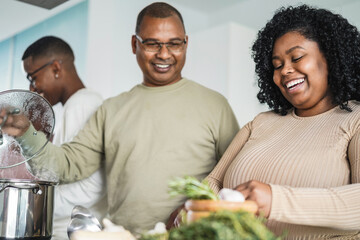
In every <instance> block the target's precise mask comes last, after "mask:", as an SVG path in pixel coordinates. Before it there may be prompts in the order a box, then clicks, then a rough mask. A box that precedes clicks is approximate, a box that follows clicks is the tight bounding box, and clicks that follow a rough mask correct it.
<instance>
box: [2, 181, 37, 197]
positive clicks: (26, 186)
mask: <svg viewBox="0 0 360 240" xmlns="http://www.w3.org/2000/svg"><path fill="white" fill-rule="evenodd" d="M9 187H12V188H18V189H32V190H33V193H35V194H38V195H41V194H42V191H41V187H40V185H39V184H37V183H1V184H0V193H1V192H2V191H4V190H5V189H6V188H9Z"/></svg>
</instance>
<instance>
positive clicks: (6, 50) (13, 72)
mask: <svg viewBox="0 0 360 240" xmlns="http://www.w3.org/2000/svg"><path fill="white" fill-rule="evenodd" d="M87 26H88V2H87V1H84V2H82V3H79V4H77V5H76V6H74V7H72V8H70V9H68V10H66V11H64V12H61V13H59V14H57V15H55V16H53V17H51V18H49V19H47V20H45V21H43V22H41V23H39V24H37V25H35V26H33V27H31V28H29V29H27V30H25V31H23V32H21V33H19V34H17V35H15V36H13V37H12V38H10V39H7V40H5V41H2V42H0V91H3V90H7V89H28V87H29V83H28V81H27V80H26V78H25V73H24V71H23V69H22V61H21V57H22V55H23V53H24V51H25V49H26V48H27V47H28V46H29V45H30V44H31V43H33V42H34V41H36V40H37V39H39V38H41V37H43V36H46V35H53V36H57V37H60V38H62V39H63V40H65V41H66V42H67V43H69V45H70V46H71V48H72V49H73V51H74V54H75V65H76V68H77V71H78V73H79V76H80V78H81V79H83V78H85V65H86V46H87Z"/></svg>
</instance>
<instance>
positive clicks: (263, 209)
mask: <svg viewBox="0 0 360 240" xmlns="http://www.w3.org/2000/svg"><path fill="white" fill-rule="evenodd" d="M234 189H235V190H237V191H239V192H241V193H242V194H243V195H244V197H245V199H246V200H252V201H255V202H256V203H257V205H258V207H259V210H258V212H257V214H258V215H259V214H260V213H263V214H264V217H266V218H268V217H269V215H270V210H271V199H272V192H271V188H270V185H269V184H265V183H262V182H258V181H255V180H252V181H249V182H246V183H243V184H240V185H238V186H237V187H235V188H234Z"/></svg>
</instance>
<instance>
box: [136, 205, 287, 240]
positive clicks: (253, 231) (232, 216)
mask: <svg viewBox="0 0 360 240" xmlns="http://www.w3.org/2000/svg"><path fill="white" fill-rule="evenodd" d="M193 239H196V240H225V239H226V240H242V239H244V240H279V239H281V237H276V236H275V235H274V234H273V233H272V232H271V231H269V230H268V229H267V228H266V226H265V225H264V224H263V220H262V219H260V218H257V217H255V216H254V215H253V214H251V213H249V212H246V211H237V212H230V211H219V212H214V213H212V214H211V215H210V216H209V217H205V218H201V219H199V220H197V221H195V222H192V223H190V224H183V225H181V226H180V227H179V228H173V229H171V230H170V231H169V232H168V233H166V234H158V235H144V236H142V237H141V238H140V240H193Z"/></svg>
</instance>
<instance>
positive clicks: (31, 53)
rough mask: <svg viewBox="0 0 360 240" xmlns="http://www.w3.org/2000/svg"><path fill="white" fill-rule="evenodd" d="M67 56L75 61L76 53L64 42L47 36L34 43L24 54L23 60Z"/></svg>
mask: <svg viewBox="0 0 360 240" xmlns="http://www.w3.org/2000/svg"><path fill="white" fill-rule="evenodd" d="M54 54H55V55H66V56H68V57H70V58H71V59H72V61H73V60H74V58H75V57H74V53H73V51H72V49H71V47H70V46H69V44H67V43H66V42H65V41H64V40H62V39H60V38H58V37H54V36H45V37H42V38H40V39H39V40H37V41H35V42H34V43H32V44H31V45H30V46H29V47H28V48H27V49H26V50H25V52H24V54H23V56H22V60H25V59H26V58H28V57H33V58H34V59H36V58H39V57H51V56H52V55H54Z"/></svg>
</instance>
